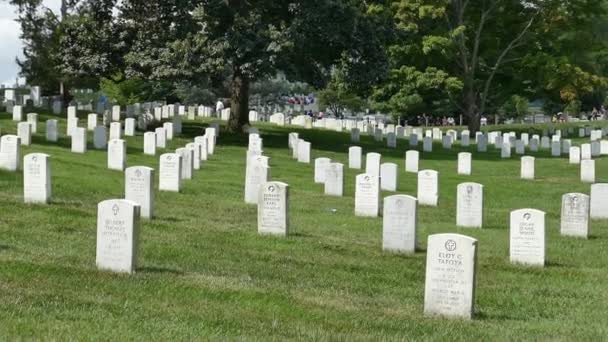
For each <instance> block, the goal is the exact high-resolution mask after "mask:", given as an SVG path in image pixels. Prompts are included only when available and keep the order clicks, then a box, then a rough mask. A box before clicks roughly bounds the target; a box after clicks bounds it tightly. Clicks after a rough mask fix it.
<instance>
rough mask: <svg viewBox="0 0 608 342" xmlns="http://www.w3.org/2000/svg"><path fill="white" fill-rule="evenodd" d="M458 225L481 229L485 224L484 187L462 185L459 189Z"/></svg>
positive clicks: (471, 184) (470, 184)
mask: <svg viewBox="0 0 608 342" xmlns="http://www.w3.org/2000/svg"><path fill="white" fill-rule="evenodd" d="M456 192H457V199H456V225H457V226H459V227H467V228H481V227H482V222H483V185H481V184H478V183H461V184H458V187H457V190H456Z"/></svg>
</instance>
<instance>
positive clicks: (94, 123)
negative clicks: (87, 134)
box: [87, 113, 97, 131]
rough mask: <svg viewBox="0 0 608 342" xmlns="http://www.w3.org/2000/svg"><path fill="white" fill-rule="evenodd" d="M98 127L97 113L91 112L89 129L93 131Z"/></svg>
mask: <svg viewBox="0 0 608 342" xmlns="http://www.w3.org/2000/svg"><path fill="white" fill-rule="evenodd" d="M95 127H97V114H96V113H91V114H89V115H88V116H87V130H89V131H92V130H94V129H95Z"/></svg>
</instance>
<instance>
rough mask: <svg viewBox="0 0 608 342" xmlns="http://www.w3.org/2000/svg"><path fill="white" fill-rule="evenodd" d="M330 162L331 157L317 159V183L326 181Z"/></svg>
mask: <svg viewBox="0 0 608 342" xmlns="http://www.w3.org/2000/svg"><path fill="white" fill-rule="evenodd" d="M330 163H331V159H329V158H317V159H315V183H318V184H323V183H325V172H326V170H327V167H328V166H329V164H330Z"/></svg>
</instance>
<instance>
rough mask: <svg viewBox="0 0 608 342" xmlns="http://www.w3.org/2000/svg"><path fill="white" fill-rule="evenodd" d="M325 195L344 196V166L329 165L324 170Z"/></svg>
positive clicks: (337, 164)
mask: <svg viewBox="0 0 608 342" xmlns="http://www.w3.org/2000/svg"><path fill="white" fill-rule="evenodd" d="M325 194H326V195H328V196H343V195H344V165H343V164H340V163H330V164H329V165H328V166H327V168H326V169H325Z"/></svg>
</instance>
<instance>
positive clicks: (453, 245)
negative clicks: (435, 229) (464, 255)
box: [427, 233, 477, 252]
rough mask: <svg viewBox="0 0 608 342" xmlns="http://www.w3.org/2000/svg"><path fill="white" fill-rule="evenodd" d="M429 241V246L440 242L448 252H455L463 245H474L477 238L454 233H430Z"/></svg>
mask: <svg viewBox="0 0 608 342" xmlns="http://www.w3.org/2000/svg"><path fill="white" fill-rule="evenodd" d="M427 241H428V242H427V244H428V245H429V246H430V245H435V244H437V243H440V244H441V245H442V248H444V249H445V250H446V251H448V252H454V251H456V250H457V249H459V248H461V247H464V246H472V245H473V246H474V245H476V244H477V239H474V238H472V237H470V236H466V235H462V234H452V233H443V234H433V235H429V237H428V240H427Z"/></svg>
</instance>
